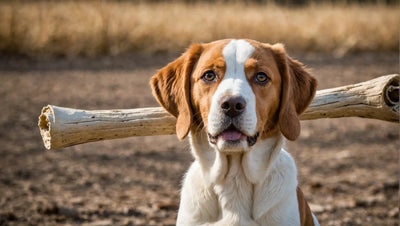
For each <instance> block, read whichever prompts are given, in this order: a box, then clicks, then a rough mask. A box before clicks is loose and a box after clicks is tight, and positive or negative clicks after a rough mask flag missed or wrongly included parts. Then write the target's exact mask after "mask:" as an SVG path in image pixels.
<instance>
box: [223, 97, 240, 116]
mask: <svg viewBox="0 0 400 226" xmlns="http://www.w3.org/2000/svg"><path fill="white" fill-rule="evenodd" d="M245 108H246V101H245V100H244V98H243V97H241V96H224V97H223V98H222V99H221V109H222V111H223V112H224V113H225V115H227V116H230V117H235V116H238V115H240V114H241V113H242V112H243V111H244V109H245Z"/></svg>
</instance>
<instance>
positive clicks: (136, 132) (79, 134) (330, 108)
mask: <svg viewBox="0 0 400 226" xmlns="http://www.w3.org/2000/svg"><path fill="white" fill-rule="evenodd" d="M338 117H365V118H373V119H380V120H385V121H390V122H399V75H397V74H394V75H387V76H382V77H379V78H376V79H373V80H370V81H367V82H363V83H358V84H354V85H348V86H343V87H338V88H333V89H326V90H321V91H318V92H317V94H316V96H315V98H314V100H313V102H312V103H311V105H310V107H309V108H308V109H307V110H306V111H305V112H304V113H303V114H302V115H301V116H300V119H301V120H310V119H320V118H338ZM175 123H176V119H175V118H174V117H173V116H171V115H170V114H168V113H167V112H166V111H164V109H162V108H161V107H154V108H138V109H123V110H122V109H121V110H91V111H88V110H79V109H72V108H63V107H57V106H54V105H48V106H46V107H44V108H43V110H42V114H41V115H40V116H39V123H38V125H39V128H40V133H41V135H42V138H43V142H44V146H45V147H46V148H47V149H58V148H63V147H68V146H72V145H76V144H82V143H88V142H93V141H99V140H109V139H117V138H125V137H131V136H153V135H168V134H175Z"/></svg>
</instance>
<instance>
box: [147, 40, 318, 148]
mask: <svg viewBox="0 0 400 226" xmlns="http://www.w3.org/2000/svg"><path fill="white" fill-rule="evenodd" d="M151 86H152V89H153V94H154V96H155V97H156V98H157V100H158V102H159V103H160V104H161V106H163V107H164V108H165V109H166V110H167V111H168V112H169V113H171V114H172V115H174V116H175V117H176V118H177V123H176V133H177V135H178V138H179V139H183V138H184V137H185V136H186V135H187V134H188V132H189V131H190V130H191V131H192V132H193V133H196V132H201V131H205V132H206V133H207V134H208V141H209V143H210V145H212V146H214V147H216V148H217V149H218V150H219V151H247V150H249V149H250V148H251V147H252V146H253V145H254V144H255V143H256V142H257V141H258V140H259V139H263V138H267V137H270V136H272V135H276V133H278V132H279V131H280V132H281V133H282V134H283V135H284V136H285V137H286V138H287V139H289V140H295V139H296V138H297V137H298V136H299V134H300V122H299V119H298V115H299V114H301V113H302V112H303V111H304V110H305V109H306V108H307V106H308V105H309V104H310V102H311V100H312V98H313V96H314V94H315V89H316V80H315V79H314V78H313V77H311V75H310V74H309V73H308V72H307V71H305V69H304V67H303V65H302V64H301V63H299V62H297V61H295V60H292V59H291V58H290V57H289V56H287V54H286V52H285V50H284V48H283V46H282V45H281V44H275V45H269V44H264V43H259V42H256V41H253V40H220V41H216V42H212V43H208V44H194V45H192V46H191V47H190V48H189V49H188V50H187V51H186V52H185V53H184V54H183V55H182V56H181V57H179V58H178V59H176V60H175V61H173V62H172V63H170V64H168V65H167V66H166V67H164V68H162V69H161V70H159V71H158V73H157V74H156V75H155V76H154V77H153V78H152V79H151ZM199 129H200V130H199Z"/></svg>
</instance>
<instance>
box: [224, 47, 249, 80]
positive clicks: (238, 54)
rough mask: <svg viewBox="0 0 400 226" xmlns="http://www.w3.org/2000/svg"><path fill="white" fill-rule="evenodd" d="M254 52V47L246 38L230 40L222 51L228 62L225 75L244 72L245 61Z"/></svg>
mask: <svg viewBox="0 0 400 226" xmlns="http://www.w3.org/2000/svg"><path fill="white" fill-rule="evenodd" d="M253 52H254V47H253V46H252V45H250V43H248V42H246V41H244V40H232V41H230V42H229V43H228V45H226V46H225V47H224V50H223V51H222V55H223V56H224V58H225V63H226V73H225V75H233V74H236V73H244V63H246V60H247V59H248V58H249V57H250V56H251V54H253Z"/></svg>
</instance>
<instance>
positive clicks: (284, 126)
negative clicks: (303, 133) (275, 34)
mask: <svg viewBox="0 0 400 226" xmlns="http://www.w3.org/2000/svg"><path fill="white" fill-rule="evenodd" d="M272 50H273V52H274V54H275V60H276V62H277V64H278V68H279V73H280V74H281V78H282V85H281V103H280V109H279V127H280V130H281V132H282V134H283V135H284V136H285V137H286V138H287V139H288V140H292V141H293V140H296V139H297V137H298V136H299V135H300V121H299V118H298V116H299V115H300V114H301V113H303V112H304V111H305V110H306V108H307V107H308V105H309V104H310V103H311V101H312V99H313V98H314V95H315V91H316V88H317V81H316V80H315V79H314V78H313V77H312V76H311V75H310V74H309V73H308V72H307V71H306V70H305V67H304V66H303V64H301V63H300V62H298V61H296V60H293V59H291V58H290V57H289V56H288V55H287V54H286V52H285V49H284V47H283V45H282V44H275V45H273V46H272Z"/></svg>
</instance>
